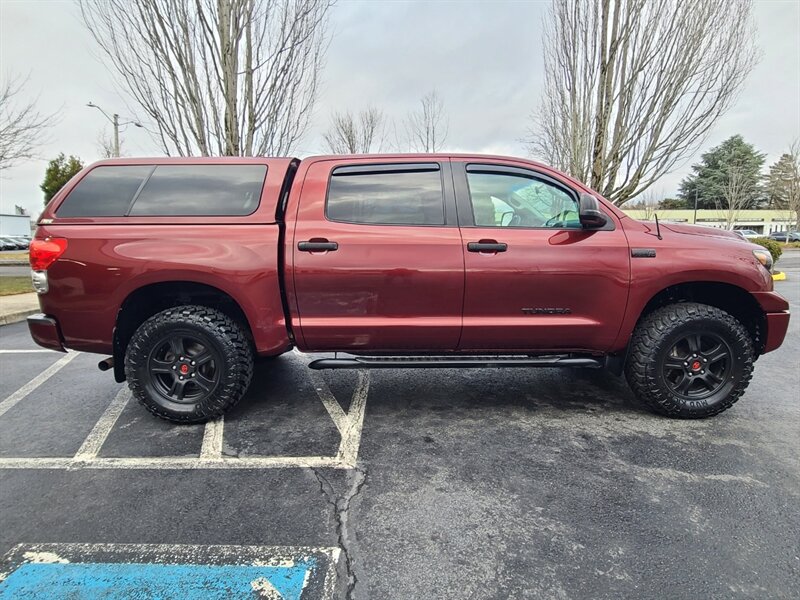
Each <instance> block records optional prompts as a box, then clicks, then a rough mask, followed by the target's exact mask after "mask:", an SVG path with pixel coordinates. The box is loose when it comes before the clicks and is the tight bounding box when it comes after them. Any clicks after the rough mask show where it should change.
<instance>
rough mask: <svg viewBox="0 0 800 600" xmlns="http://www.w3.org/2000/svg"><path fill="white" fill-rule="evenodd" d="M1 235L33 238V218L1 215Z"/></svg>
mask: <svg viewBox="0 0 800 600" xmlns="http://www.w3.org/2000/svg"><path fill="white" fill-rule="evenodd" d="M0 235H22V236H25V237H31V218H30V216H28V215H0Z"/></svg>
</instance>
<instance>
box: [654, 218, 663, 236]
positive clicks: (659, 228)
mask: <svg viewBox="0 0 800 600" xmlns="http://www.w3.org/2000/svg"><path fill="white" fill-rule="evenodd" d="M655 218H656V237H657V238H658V239H663V238H662V237H661V227H660V226H659V224H658V215H655Z"/></svg>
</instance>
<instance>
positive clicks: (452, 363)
mask: <svg viewBox="0 0 800 600" xmlns="http://www.w3.org/2000/svg"><path fill="white" fill-rule="evenodd" d="M308 366H309V368H311V369H317V370H319V369H465V368H466V369H468V368H478V369H484V368H487V367H490V368H504V367H588V368H590V369H600V368H602V367H603V362H602V361H601V360H600V359H597V358H591V357H574V356H568V355H556V356H552V355H551V356H354V357H352V358H319V359H317V360H314V361H312V362H311V363H309V365H308Z"/></svg>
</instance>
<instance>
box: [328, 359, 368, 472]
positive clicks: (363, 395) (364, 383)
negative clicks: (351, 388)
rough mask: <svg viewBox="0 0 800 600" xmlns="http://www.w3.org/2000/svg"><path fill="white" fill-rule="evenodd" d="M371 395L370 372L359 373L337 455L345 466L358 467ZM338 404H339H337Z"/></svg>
mask: <svg viewBox="0 0 800 600" xmlns="http://www.w3.org/2000/svg"><path fill="white" fill-rule="evenodd" d="M367 395H369V371H359V372H358V384H357V385H356V391H355V392H353V398H352V400H351V401H350V410H349V411H348V412H347V427H346V428H345V430H344V431H342V441H341V442H340V444H339V452H338V453H337V454H336V456H337V458H340V459H341V460H342V461H343V462H344V463H345V464H347V465H351V466H353V467H355V466H356V460H357V459H358V449H359V447H360V446H361V430H362V428H363V427H364V412H365V411H366V406H367ZM337 404H338V403H337Z"/></svg>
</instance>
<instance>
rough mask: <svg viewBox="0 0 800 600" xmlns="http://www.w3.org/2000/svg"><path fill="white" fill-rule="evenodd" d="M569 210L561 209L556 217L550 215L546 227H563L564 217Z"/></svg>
mask: <svg viewBox="0 0 800 600" xmlns="http://www.w3.org/2000/svg"><path fill="white" fill-rule="evenodd" d="M566 212H567V211H565V210H564V211H561V212H560V213H559V214H557V215H556V216H554V217H550V218H549V219H547V221H545V222H544V226H545V227H563V226H564V221H563V219H564V217H565V216H566V214H565V213H566Z"/></svg>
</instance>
